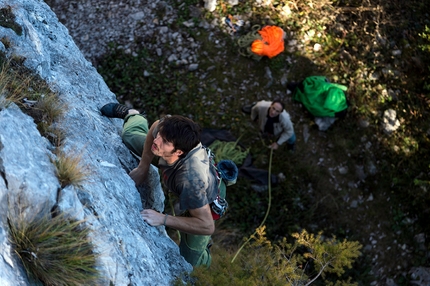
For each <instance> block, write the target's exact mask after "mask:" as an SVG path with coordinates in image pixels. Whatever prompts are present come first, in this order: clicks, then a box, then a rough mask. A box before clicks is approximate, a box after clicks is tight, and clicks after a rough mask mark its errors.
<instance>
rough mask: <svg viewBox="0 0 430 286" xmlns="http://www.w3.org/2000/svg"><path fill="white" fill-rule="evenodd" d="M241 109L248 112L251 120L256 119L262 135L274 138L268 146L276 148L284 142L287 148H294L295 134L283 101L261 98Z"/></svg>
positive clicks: (292, 149)
mask: <svg viewBox="0 0 430 286" xmlns="http://www.w3.org/2000/svg"><path fill="white" fill-rule="evenodd" d="M242 111H243V112H245V113H248V114H249V113H250V114H251V120H252V121H256V120H258V126H259V128H260V131H261V132H262V133H263V135H265V136H268V137H274V138H275V140H276V141H275V142H273V143H272V144H270V145H269V148H272V149H273V150H277V149H278V148H279V146H281V145H282V144H284V143H285V142H286V143H287V149H288V150H291V151H294V150H295V146H296V135H295V133H294V127H293V123H292V122H291V119H290V115H289V114H288V112H287V111H285V106H284V103H283V102H281V101H280V100H278V99H275V100H274V101H266V100H261V101H259V102H257V103H256V104H253V105H245V106H243V107H242Z"/></svg>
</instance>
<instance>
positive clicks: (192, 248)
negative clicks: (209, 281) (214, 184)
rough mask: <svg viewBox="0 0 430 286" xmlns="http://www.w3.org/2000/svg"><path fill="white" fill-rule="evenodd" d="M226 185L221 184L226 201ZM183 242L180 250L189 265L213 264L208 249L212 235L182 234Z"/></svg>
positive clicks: (221, 194)
mask: <svg viewBox="0 0 430 286" xmlns="http://www.w3.org/2000/svg"><path fill="white" fill-rule="evenodd" d="M225 196H226V185H225V184H224V182H221V184H220V197H222V198H223V199H225ZM180 234H181V242H180V244H179V250H180V253H181V255H182V256H183V257H184V258H185V260H186V261H188V263H190V264H191V265H193V266H200V265H206V266H207V267H209V266H210V265H211V263H212V256H211V253H210V250H209V248H208V244H209V241H210V239H211V236H210V235H194V234H187V233H183V232H181V233H180Z"/></svg>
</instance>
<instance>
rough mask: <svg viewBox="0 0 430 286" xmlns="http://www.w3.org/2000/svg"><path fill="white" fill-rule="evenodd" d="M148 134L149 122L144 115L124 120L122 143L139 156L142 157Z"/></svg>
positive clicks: (128, 117) (133, 115)
mask: <svg viewBox="0 0 430 286" xmlns="http://www.w3.org/2000/svg"><path fill="white" fill-rule="evenodd" d="M146 134H148V120H146V118H145V117H144V116H143V115H142V114H131V115H127V116H126V117H125V118H124V125H123V129H122V135H121V137H122V141H123V142H124V144H125V145H126V146H127V147H128V149H130V150H131V151H132V152H133V153H135V154H136V155H138V156H142V151H143V145H144V144H145V140H146Z"/></svg>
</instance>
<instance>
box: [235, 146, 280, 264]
mask: <svg viewBox="0 0 430 286" xmlns="http://www.w3.org/2000/svg"><path fill="white" fill-rule="evenodd" d="M272 155H273V149H272V148H271V149H270V159H269V183H268V184H269V204H268V205H267V211H266V215H265V216H264V219H263V221H262V222H261V223H260V226H259V227H258V228H257V229H259V228H261V227H262V226H263V225H264V223H265V222H266V219H267V217H268V216H269V212H270V207H271V206H272V184H271V182H270V181H271V180H270V179H271V176H272ZM256 233H257V230H256V231H254V233H253V234H252V235H251V236H250V237H249V238H248V239H247V240H246V241H245V242H244V243H243V244H242V246H241V247H240V248H239V250H238V251H237V252H236V254H235V255H234V257H233V259H232V260H231V263H233V262H234V260H235V259H236V257H237V255H238V254H239V253H240V252H241V251H242V249H243V248H244V247H245V245H246V244H247V243H248V242H249V241H250V240H251V239H252V237H254V235H255V234H256Z"/></svg>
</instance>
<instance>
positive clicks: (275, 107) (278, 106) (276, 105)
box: [269, 99, 285, 117]
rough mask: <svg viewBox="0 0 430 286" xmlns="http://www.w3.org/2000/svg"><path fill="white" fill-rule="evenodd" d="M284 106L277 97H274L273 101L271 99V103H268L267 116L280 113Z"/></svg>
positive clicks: (274, 115)
mask: <svg viewBox="0 0 430 286" xmlns="http://www.w3.org/2000/svg"><path fill="white" fill-rule="evenodd" d="M284 108H285V106H284V103H283V102H282V101H280V100H279V99H275V100H274V101H272V104H271V105H270V108H269V116H270V117H276V116H278V115H279V114H281V112H282V111H283V110H284Z"/></svg>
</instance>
